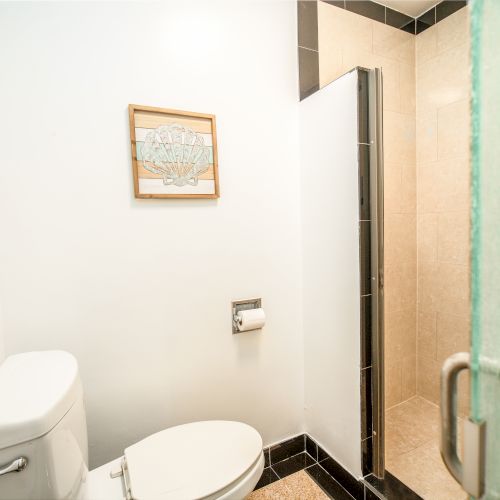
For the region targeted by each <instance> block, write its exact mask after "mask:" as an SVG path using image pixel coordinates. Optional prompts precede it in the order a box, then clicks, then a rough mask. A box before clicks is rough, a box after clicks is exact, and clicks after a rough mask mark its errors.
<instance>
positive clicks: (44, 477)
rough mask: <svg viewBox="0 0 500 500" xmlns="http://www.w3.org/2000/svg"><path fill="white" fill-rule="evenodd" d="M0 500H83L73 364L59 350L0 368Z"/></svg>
mask: <svg viewBox="0 0 500 500" xmlns="http://www.w3.org/2000/svg"><path fill="white" fill-rule="evenodd" d="M21 457H23V458H25V459H26V460H27V465H26V467H25V468H24V469H23V470H21V471H19V472H9V473H6V474H0V500H35V499H37V500H38V499H39V500H42V499H43V500H46V499H51V500H62V499H71V500H73V499H75V500H78V499H81V498H83V491H84V485H85V481H86V478H87V474H88V443H87V426H86V421H85V409H84V406H83V391H82V384H81V381H80V376H79V374H78V364H77V362H76V359H75V358H74V356H72V355H71V354H69V353H67V352H64V351H41V352H27V353H22V354H16V355H14V356H10V357H8V358H7V359H6V360H5V361H4V363H3V364H2V365H1V366H0V470H1V469H5V467H7V466H9V465H10V464H11V463H12V462H14V461H15V460H17V459H18V458H21Z"/></svg>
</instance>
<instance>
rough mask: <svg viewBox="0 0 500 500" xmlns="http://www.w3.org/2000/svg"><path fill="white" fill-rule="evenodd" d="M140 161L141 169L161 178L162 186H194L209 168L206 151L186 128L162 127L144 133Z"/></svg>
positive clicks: (205, 147) (194, 135) (196, 136)
mask: <svg viewBox="0 0 500 500" xmlns="http://www.w3.org/2000/svg"><path fill="white" fill-rule="evenodd" d="M142 161H143V162H144V168H145V169H147V170H149V171H150V172H153V173H155V174H160V175H161V176H162V177H163V183H164V184H165V185H166V186H168V185H169V184H175V185H176V186H185V185H186V184H190V185H191V186H196V185H197V184H198V177H199V176H200V175H201V174H203V173H205V172H206V171H207V170H208V168H209V161H210V149H209V148H208V147H207V146H205V141H204V139H203V137H202V136H201V135H200V134H197V133H196V132H194V131H193V130H192V129H190V128H189V127H184V126H182V125H178V124H177V123H174V124H172V125H162V126H161V127H158V128H157V129H154V130H152V131H151V132H148V133H147V134H146V137H145V139H144V146H143V147H142Z"/></svg>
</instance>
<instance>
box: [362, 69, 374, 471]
mask: <svg viewBox="0 0 500 500" xmlns="http://www.w3.org/2000/svg"><path fill="white" fill-rule="evenodd" d="M368 100H369V97H368V71H366V70H363V69H361V68H358V186H359V264H360V266H359V270H360V277H359V278H360V298H359V308H360V325H359V331H360V350H361V352H360V360H361V362H360V373H359V380H360V384H359V385H360V400H361V408H360V412H361V429H360V440H359V446H360V449H361V470H362V472H363V475H364V476H365V475H367V474H370V473H371V472H373V445H372V442H373V437H372V434H373V385H372V321H371V319H372V308H373V299H374V297H373V295H372V293H371V292H372V290H371V284H372V272H377V270H372V265H371V264H372V262H371V249H372V234H371V226H372V221H371V196H370V192H371V189H370V186H371V179H370V147H371V146H370V137H369V125H368V124H369V102H368Z"/></svg>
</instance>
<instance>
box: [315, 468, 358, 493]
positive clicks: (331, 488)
mask: <svg viewBox="0 0 500 500" xmlns="http://www.w3.org/2000/svg"><path fill="white" fill-rule="evenodd" d="M306 472H307V473H308V474H309V476H310V477H311V478H312V479H313V480H314V481H315V483H316V484H317V485H318V486H319V487H320V488H321V489H322V490H323V491H324V492H325V493H326V494H327V495H328V496H329V497H330V498H334V499H335V500H354V497H353V496H351V495H350V494H349V493H348V492H347V491H346V490H345V489H344V488H342V485H341V484H340V483H339V482H338V481H335V479H334V478H333V477H332V476H330V474H328V472H326V470H325V469H323V467H321V465H319V464H316V465H313V466H312V467H309V468H307V469H306Z"/></svg>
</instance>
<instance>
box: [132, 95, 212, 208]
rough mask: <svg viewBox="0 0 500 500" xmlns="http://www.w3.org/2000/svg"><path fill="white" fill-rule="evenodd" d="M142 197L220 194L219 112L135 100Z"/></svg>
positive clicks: (136, 167)
mask: <svg viewBox="0 0 500 500" xmlns="http://www.w3.org/2000/svg"><path fill="white" fill-rule="evenodd" d="M129 117H130V141H131V143H132V169H133V174H134V191H135V197H136V198H218V197H219V179H218V171H217V135H216V129H215V116H214V115H207V114H202V113H192V112H190V111H176V110H173V109H163V108H152V107H149V106H137V105H135V104H130V105H129Z"/></svg>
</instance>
